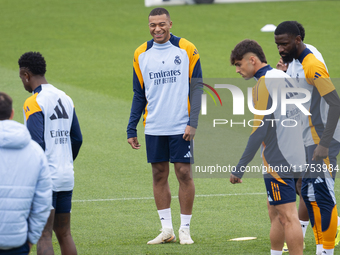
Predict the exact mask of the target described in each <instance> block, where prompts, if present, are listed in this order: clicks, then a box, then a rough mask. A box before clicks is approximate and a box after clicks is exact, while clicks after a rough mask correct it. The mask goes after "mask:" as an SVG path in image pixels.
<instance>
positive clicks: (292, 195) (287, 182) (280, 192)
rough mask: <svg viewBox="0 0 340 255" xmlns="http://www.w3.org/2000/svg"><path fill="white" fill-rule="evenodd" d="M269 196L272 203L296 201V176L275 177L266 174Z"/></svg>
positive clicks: (279, 203) (265, 181)
mask: <svg viewBox="0 0 340 255" xmlns="http://www.w3.org/2000/svg"><path fill="white" fill-rule="evenodd" d="M264 183H265V184H266V189H267V197H268V201H269V204H270V205H281V204H287V203H292V202H295V201H296V192H295V181H294V178H283V179H280V180H278V179H275V178H274V177H271V176H270V175H269V174H266V175H265V176H264Z"/></svg>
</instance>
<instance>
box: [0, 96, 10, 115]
mask: <svg viewBox="0 0 340 255" xmlns="http://www.w3.org/2000/svg"><path fill="white" fill-rule="evenodd" d="M12 103H13V100H12V98H11V97H10V96H9V95H7V94H6V93H4V92H0V120H8V119H9V118H10V117H11V114H12Z"/></svg>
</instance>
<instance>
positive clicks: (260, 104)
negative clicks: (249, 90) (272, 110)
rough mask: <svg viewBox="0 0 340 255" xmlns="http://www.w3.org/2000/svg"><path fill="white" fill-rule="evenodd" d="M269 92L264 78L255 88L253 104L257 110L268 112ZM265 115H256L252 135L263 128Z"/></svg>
mask: <svg viewBox="0 0 340 255" xmlns="http://www.w3.org/2000/svg"><path fill="white" fill-rule="evenodd" d="M268 99H269V92H268V90H267V87H266V84H265V79H264V76H262V77H261V78H260V79H259V80H258V82H257V83H256V85H255V86H254V87H253V103H254V108H255V109H256V110H267V105H268ZM263 118H264V115H256V114H255V115H254V124H253V126H254V127H253V130H252V132H251V134H253V133H254V132H255V131H256V130H257V128H258V127H260V126H261V124H262V120H263Z"/></svg>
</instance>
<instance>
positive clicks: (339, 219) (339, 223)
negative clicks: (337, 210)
mask: <svg viewBox="0 0 340 255" xmlns="http://www.w3.org/2000/svg"><path fill="white" fill-rule="evenodd" d="M339 225H340V217H339V216H338V226H339Z"/></svg>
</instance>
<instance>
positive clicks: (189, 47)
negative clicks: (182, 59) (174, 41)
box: [179, 38, 200, 80]
mask: <svg viewBox="0 0 340 255" xmlns="http://www.w3.org/2000/svg"><path fill="white" fill-rule="evenodd" d="M179 47H180V48H181V49H184V50H185V51H186V52H187V54H188V57H189V79H190V80H191V77H192V73H193V71H194V68H195V66H196V63H197V61H198V60H199V58H200V54H199V53H198V50H197V49H196V47H195V45H194V44H192V43H191V42H189V41H188V40H186V39H184V38H181V39H180V41H179Z"/></svg>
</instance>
